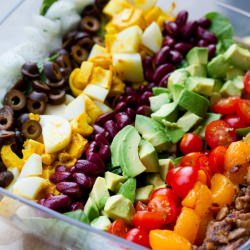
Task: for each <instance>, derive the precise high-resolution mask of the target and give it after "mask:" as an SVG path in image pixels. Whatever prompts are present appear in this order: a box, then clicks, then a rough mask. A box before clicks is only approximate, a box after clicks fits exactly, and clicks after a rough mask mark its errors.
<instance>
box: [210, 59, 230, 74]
mask: <svg viewBox="0 0 250 250" xmlns="http://www.w3.org/2000/svg"><path fill="white" fill-rule="evenodd" d="M229 67H230V64H229V63H228V62H227V61H226V59H225V57H224V55H218V56H216V57H214V58H213V59H212V60H211V61H210V62H209V63H208V64H207V72H208V75H209V76H210V77H212V78H222V79H224V78H225V76H226V73H227V71H228V69H229Z"/></svg>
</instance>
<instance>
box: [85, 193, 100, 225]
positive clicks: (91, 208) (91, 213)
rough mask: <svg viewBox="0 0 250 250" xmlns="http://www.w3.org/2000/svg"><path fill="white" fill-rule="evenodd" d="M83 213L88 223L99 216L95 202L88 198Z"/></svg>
mask: <svg viewBox="0 0 250 250" xmlns="http://www.w3.org/2000/svg"><path fill="white" fill-rule="evenodd" d="M83 212H84V213H85V214H86V215H87V216H88V218H89V221H92V220H93V219H95V218H96V217H98V216H99V210H98V207H97V206H96V204H95V201H94V200H93V199H92V197H89V198H88V200H87V202H86V204H85V206H84V210H83Z"/></svg>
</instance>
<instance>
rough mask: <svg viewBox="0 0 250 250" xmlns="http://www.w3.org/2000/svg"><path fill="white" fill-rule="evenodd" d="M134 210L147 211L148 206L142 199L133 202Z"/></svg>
mask: <svg viewBox="0 0 250 250" xmlns="http://www.w3.org/2000/svg"><path fill="white" fill-rule="evenodd" d="M135 210H136V211H147V210H148V206H147V205H146V204H145V203H143V202H142V201H137V202H136V204H135Z"/></svg>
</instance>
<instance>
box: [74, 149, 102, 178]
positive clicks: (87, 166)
mask: <svg viewBox="0 0 250 250" xmlns="http://www.w3.org/2000/svg"><path fill="white" fill-rule="evenodd" d="M93 154H94V155H97V154H96V153H90V154H89V155H88V158H89V159H93V156H92V155H93ZM99 158H100V157H99ZM103 165H104V164H103V162H102V164H100V165H97V164H96V163H95V162H93V161H90V160H83V159H80V160H78V161H77V162H76V163H75V169H76V170H75V172H81V173H84V174H90V175H98V174H102V173H103V172H104V170H105V166H104V167H103Z"/></svg>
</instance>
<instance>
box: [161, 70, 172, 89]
mask: <svg viewBox="0 0 250 250" xmlns="http://www.w3.org/2000/svg"><path fill="white" fill-rule="evenodd" d="M169 76H170V73H169V74H167V75H165V76H164V77H163V78H162V79H161V80H160V82H159V84H158V86H159V87H165V88H166V87H167V86H168V78H169Z"/></svg>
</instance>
